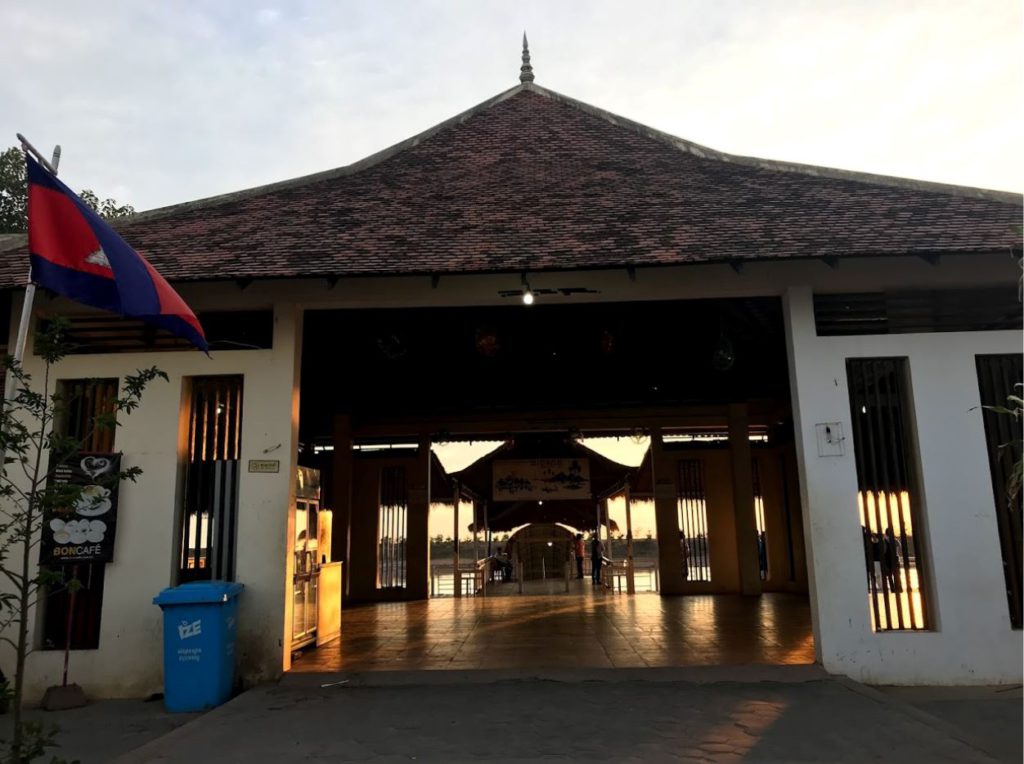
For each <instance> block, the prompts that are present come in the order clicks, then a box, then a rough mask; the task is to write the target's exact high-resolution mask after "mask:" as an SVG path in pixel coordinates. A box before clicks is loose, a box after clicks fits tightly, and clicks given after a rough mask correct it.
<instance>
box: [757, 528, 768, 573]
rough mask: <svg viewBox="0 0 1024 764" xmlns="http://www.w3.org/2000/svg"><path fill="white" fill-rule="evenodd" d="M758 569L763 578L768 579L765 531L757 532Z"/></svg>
mask: <svg viewBox="0 0 1024 764" xmlns="http://www.w3.org/2000/svg"><path fill="white" fill-rule="evenodd" d="M757 567H758V569H759V570H760V571H761V578H762V579H766V578H768V547H767V545H766V544H765V542H764V531H758V532H757Z"/></svg>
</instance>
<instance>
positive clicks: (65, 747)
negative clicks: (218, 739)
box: [0, 700, 199, 764]
mask: <svg viewBox="0 0 1024 764" xmlns="http://www.w3.org/2000/svg"><path fill="white" fill-rule="evenodd" d="M198 716H199V714H169V713H167V712H166V711H165V710H164V706H163V703H162V702H161V701H159V700H156V701H151V702H147V701H143V700H102V701H96V702H92V703H89V704H88V705H87V706H84V707H82V708H75V709H71V710H68V711H54V712H48V711H42V710H39V709H31V710H29V711H28V712H27V714H26V718H27V719H28V720H30V721H36V722H41V723H43V724H46V725H56V726H57V727H58V728H59V733H58V735H57V742H58V743H59V744H60V747H59V748H56V749H51V751H50V754H51V755H53V756H58V757H60V758H62V759H68V760H74V759H77V760H78V761H80V762H81V764H104V763H105V762H108V761H111V760H112V759H115V758H117V757H118V756H121V755H122V754H124V753H127V752H129V751H133V750H135V749H137V748H138V747H139V746H142V745H144V744H146V743H148V742H149V741H151V740H154V739H156V738H159V737H161V736H162V735H165V734H167V733H168V732H170V731H171V730H173V729H175V728H177V727H180V726H182V725H183V724H187V723H188V722H190V721H192V720H193V719H195V718H197V717H198ZM10 736H11V716H10V714H9V713H8V714H7V715H5V716H0V738H2V739H4V740H9V739H10ZM46 761H49V758H47V759H46Z"/></svg>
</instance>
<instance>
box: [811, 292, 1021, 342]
mask: <svg viewBox="0 0 1024 764" xmlns="http://www.w3.org/2000/svg"><path fill="white" fill-rule="evenodd" d="M814 322H815V325H816V326H817V332H818V336H820V337H836V336H843V335H855V334H912V333H927V332H984V331H994V330H999V329H1020V328H1021V308H1020V303H1019V302H1018V301H1017V291H1016V289H1014V288H1013V287H1006V288H1004V287H995V288H986V289H949V290H941V291H914V292H860V293H854V294H818V295H815V296H814Z"/></svg>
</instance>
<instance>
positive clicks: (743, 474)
mask: <svg viewBox="0 0 1024 764" xmlns="http://www.w3.org/2000/svg"><path fill="white" fill-rule="evenodd" d="M749 430H750V421H749V418H748V416H747V404H745V403H732V404H729V454H730V456H731V457H732V497H733V510H734V512H735V513H736V553H737V555H738V557H739V562H740V590H741V591H742V592H743V593H744V594H750V595H759V594H760V593H761V568H760V565H759V564H758V560H757V521H756V519H755V517H754V481H753V470H752V468H751V465H750V435H749Z"/></svg>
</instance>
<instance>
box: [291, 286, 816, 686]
mask: <svg viewBox="0 0 1024 764" xmlns="http://www.w3.org/2000/svg"><path fill="white" fill-rule="evenodd" d="M356 313H362V312H358V311H333V312H330V313H326V312H325V313H323V314H310V315H309V316H307V322H306V336H307V341H306V345H305V351H304V372H303V380H304V383H303V390H302V401H303V408H302V411H303V420H302V423H303V427H304V428H305V431H304V432H305V434H304V440H305V442H306V443H307V448H306V451H305V452H304V458H305V460H306V462H307V463H308V464H309V465H310V466H312V467H315V468H318V469H319V470H320V471H321V473H322V474H323V475H324V481H323V482H324V485H325V486H330V488H329V490H327V492H326V493H327V495H326V496H324V505H325V506H329V507H331V509H332V511H333V522H334V527H335V529H336V532H335V534H334V537H333V540H332V544H331V557H332V559H339V560H343V561H344V568H345V573H344V583H343V590H344V597H345V608H346V614H345V618H344V624H345V625H344V628H343V629H342V634H341V637H340V640H339V641H338V642H337V643H336V644H335V645H333V646H326V647H321V648H319V649H318V650H317V653H316V654H315V655H307V656H303V657H302V658H300V659H299V660H297V661H296V663H295V669H296V670H316V669H327V668H330V669H332V670H338V669H346V668H351V669H356V668H374V667H379V668H389V667H390V668H394V667H398V666H400V665H402V664H403V662H406V663H408V667H421V668H442V667H446V666H447V667H459V666H463V667H466V664H472V665H474V666H481V667H483V666H495V662H498V663H501V661H505V662H507V663H509V664H510V665H509V666H507V667H529V666H530V665H533V664H537V663H538V662H543V661H548V660H551V659H552V658H551V656H552V655H558V654H560V653H562V652H573V655H575V656H576V657H574V658H571V661H577V662H578V661H583V662H584V665H589V664H588V662H596V663H597V664H598V665H609V664H610V665H691V664H707V663H735V662H740V663H750V662H753V663H774V662H781V663H788V662H811V661H813V659H814V643H813V636H812V633H811V619H810V615H809V607H808V603H807V596H806V592H807V575H806V560H805V556H804V542H803V533H802V522H801V513H800V507H799V501H798V498H797V496H798V492H797V490H796V473H795V470H796V467H795V458H794V456H793V451H792V432H791V424H790V417H789V400H788V384H787V379H786V363H785V349H784V344H783V342H782V330H781V316H780V313H779V311H778V304H777V302H775V301H772V300H719V301H701V303H693V302H688V303H667V304H665V303H654V304H638V305H623V304H613V305H604V304H601V305H588V306H586V310H581V306H573V307H571V308H565V307H564V306H563V308H562V309H560V310H553V311H550V312H549V313H548V315H549V316H550V317H551V319H552V321H551V323H550V324H548V323H546V322H538V321H537V314H536V313H533V314H531V318H530V319H529V320H525V324H526V325H524V319H523V318H522V313H521V311H517V313H518V316H517V315H513V314H512V313H511V312H509V311H508V309H502V310H496V309H460V310H448V309H444V310H419V311H391V312H381V311H374V313H379V314H380V315H375V316H373V317H372V318H373V319H374V320H367V319H368V318H370V317H369V316H366V315H359V316H356V315H355V314H356ZM560 317H561V318H563V319H564V318H572V320H573V321H575V322H576V325H577V326H580V327H582V328H581V329H579V330H578V332H577V334H578V335H579V336H576V337H573V336H571V333H568V332H567V331H566V330H564V329H562V328H561V327H563V326H564V324H563V323H559V322H558V321H557V320H556V319H559V318H560ZM357 318H358V319H359V320H358V321H357V320H356V319H357ZM378 319H379V320H378ZM672 319H675V320H679V319H686V320H687V323H686V325H687V326H688V327H691V328H692V329H691V331H690V333H689V334H687V335H685V336H680V342H679V345H680V346H681V347H683V348H684V351H685V352H684V353H683V356H682V358H683V360H684V361H685V364H684V365H683V366H680V365H679V359H678V358H676V359H671V360H670V359H667V358H666V357H665V354H664V353H663V352H661V353H659V352H657V351H658V350H659V349H662V350H663V348H659V347H658V344H657V343H652V341H651V338H650V337H649V336H648V335H645V334H644V333H643V332H642V331H641V325H643V324H645V323H651V322H653V323H655V324H657V323H659V322H660V323H661V324H662V325H664V324H665V323H666V322H668V321H670V320H672ZM426 327H429V329H427V328H426ZM551 327H555V329H554V332H553V333H554V334H555V335H556V336H555V337H554V339H552V338H551V337H549V336H548V335H550V334H552V331H551ZM353 332H354V333H355V335H356V336H355V337H353V336H351V333H353ZM382 332H383V334H382ZM590 335H593V337H591V336H590ZM339 337H344V338H345V339H344V341H343V342H340V343H339V340H338V339H337V338H339ZM581 337H582V338H583V339H581ZM591 339H593V342H592V343H591V342H590V340H591ZM339 344H340V345H342V346H343V347H341V348H339ZM622 345H625V346H626V347H627V348H631V349H632V350H633V351H634V352H637V353H639V357H641V358H643V359H645V360H646V361H648V363H647V364H645V365H643V366H634V365H630V364H631V359H630V358H628V357H627V356H624V355H622ZM315 347H325V348H326V347H330V348H332V350H331V352H330V353H329V354H328V355H329V356H330V357H344V358H346V359H347V365H348V366H349V367H352V366H354V367H357V368H361V369H362V375H363V376H360V377H359V378H357V379H354V378H352V377H351V376H344V375H341V376H338V375H337V374H335V373H334V372H332V371H329V370H325V368H324V364H323V362H322V361H323V359H318V358H315V357H314V355H313V354H314V351H313V350H312V348H315ZM503 348H510V350H509V351H508V355H510V356H512V357H511V358H509V357H506V356H505V355H503V350H502V349H503ZM538 348H539V349H538ZM616 354H618V355H616ZM413 359H417V360H419V361H423V362H425V361H426V360H428V359H429V361H430V363H429V367H430V368H433V369H443V370H445V372H441V371H438V372H435V373H434V374H427V376H423V377H420V378H417V382H421V383H422V388H423V389H419V388H417V387H416V386H410V385H409V382H410V380H411V377H409V376H406V375H408V374H409V373H411V372H412V371H413V367H412V366H410V362H411V361H412V360H413ZM439 361H440V363H438V362H439ZM524 366H526V367H527V368H529V369H530V370H531V371H530V373H528V374H527V373H524V371H523V367H524ZM624 369H626V370H627V371H628V370H630V369H632V370H633V373H624ZM339 371H340V370H339ZM602 371H606V372H607V374H605V375H604V376H602ZM449 372H450V373H449ZM395 374H398V378H396V377H395V376H394V375H395ZM309 380H312V381H309ZM325 380H331V381H333V382H334V384H333V385H326V384H325V383H324V381H325ZM588 380H594V382H593V384H589V383H588ZM446 381H447V382H448V383H450V384H449V385H448V386H446V385H445V384H444V382H446ZM399 383H401V384H399ZM573 385H576V386H577V387H578V390H579V394H578V396H577V397H578V400H577V401H575V402H573V401H571V399H570V397H569V393H570V391H571V390H572V389H573ZM399 389H401V391H402V392H401V394H398V393H396V392H395V391H396V390H399ZM389 391H391V392H390V393H389ZM390 394H394V395H395V397H394V398H392V399H389V398H388V396H389V395H390ZM310 407H312V408H310ZM328 428H330V431H329V434H323V433H324V432H325V430H327V429H328ZM316 433H322V434H319V435H318V434H316ZM617 441H618V442H622V443H626V444H633V446H634V448H633V450H634V451H639V453H638V454H636V455H634V457H633V458H632V459H625V458H622V457H617V456H616V449H615V448H614V447H613V446H612V445H609V444H614V443H615V442H617ZM476 443H487V444H489V445H488V446H487V448H486V449H485V450H486V453H483V454H482V455H479V458H473V459H470V460H469V461H468V462H467V463H463V464H453V463H452V460H451V458H450V457H451V452H452V450H453V449H452V446H453V444H454V445H456V446H457V445H460V444H461V445H462V446H463V447H470V446H472V444H476ZM638 444H639V445H642V446H643V447H642V448H640V449H637V448H636V446H637V445H638ZM456 450H457V449H456ZM620 450H621V449H620ZM446 452H447V454H446ZM617 459H619V460H617ZM439 517H440V518H442V519H440V520H438V518H439ZM342 529H343V530H342ZM577 533H582V534H584V539H583V540H584V543H585V548H586V551H585V553H584V557H585V559H586V563H587V573H589V572H590V569H591V568H592V566H593V564H594V562H593V561H594V560H598V561H599V562H600V563H601V567H602V569H603V573H602V576H601V583H600V584H599V585H590V586H587V585H585V584H587V583H588V582H587V581H586V580H585V581H584V582H580V581H579V580H578V578H577V571H576V567H575V557H576V538H575V536H576V534H577ZM594 536H596V537H597V538H598V540H599V542H600V545H599V546H598V547H596V549H597V551H596V552H595V551H593V550H591V549H590V542H591V541H592V539H593V537H594ZM499 549H500V551H499ZM595 555H596V557H595ZM538 568H539V575H538ZM641 579H642V581H643V582H642V583H640V584H639V585H638V582H639V581H640V580H641ZM538 582H539V583H538ZM666 595H668V596H666ZM676 595H683V596H681V597H677V596H676ZM536 630H539V632H543V633H547V632H549V631H550V632H551V633H555V634H560V635H561V638H562V639H563V640H564V644H563V643H560V642H559V641H558V640H557V639H556V640H555V641H554V642H553V643H548V645H547V648H546V649H545V650H543V651H533V652H525V653H522V654H521V655H519V656H518V657H517V658H515V660H513V655H512V653H513V652H515V651H514V650H512V649H511V648H509V649H508V650H499V649H498V647H497V646H496V645H498V643H502V644H503V643H504V641H506V640H510V639H518V640H520V643H521V644H530V643H531V642H533V641H536V640H538V639H540V635H539V633H538V632H537V631H536ZM612 634H618V635H620V636H621V637H622V640H624V641H622V640H620V639H618V638H616V639H610V638H608V639H605V638H604V637H608V636H609V635H612ZM584 635H589V636H586V637H585V638H584ZM599 635H604V637H600V636H599ZM581 639H582V641H581ZM446 640H447V641H446ZM488 644H490V645H491V648H488V647H487V645H488ZM568 644H573V645H575V647H574V648H572V649H571V650H570V648H568V647H566V645H568ZM445 645H448V646H447V647H445ZM449 648H451V649H449ZM453 650H454V652H453ZM613 653H614V654H616V657H615V658H614V659H613V658H612V657H611V656H612V654H613ZM602 655H603V656H605V657H604V658H602V657H601V656H602ZM659 656H660V657H659ZM563 657H565V656H563ZM406 659H408V661H406ZM565 659H566V660H570V658H569V657H565Z"/></svg>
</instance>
